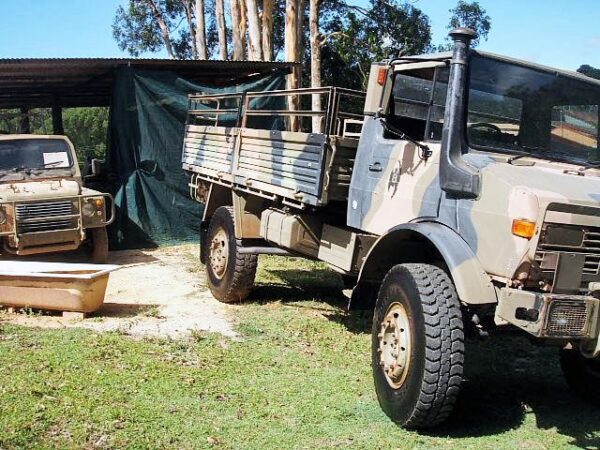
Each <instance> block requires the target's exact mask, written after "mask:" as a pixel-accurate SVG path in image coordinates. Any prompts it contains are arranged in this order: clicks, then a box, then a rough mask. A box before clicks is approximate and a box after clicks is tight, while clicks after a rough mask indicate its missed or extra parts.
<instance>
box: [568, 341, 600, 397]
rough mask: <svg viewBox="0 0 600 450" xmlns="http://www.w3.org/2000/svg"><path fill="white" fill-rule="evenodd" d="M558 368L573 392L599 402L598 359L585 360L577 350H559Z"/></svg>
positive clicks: (599, 363)
mask: <svg viewBox="0 0 600 450" xmlns="http://www.w3.org/2000/svg"><path fill="white" fill-rule="evenodd" d="M560 367H561V369H562V371H563V374H564V376H565V380H566V381H567V384H568V385H569V387H570V388H571V389H572V390H573V392H575V393H576V394H577V395H579V396H580V397H582V398H585V399H589V400H592V401H594V402H600V358H586V357H585V356H583V355H582V354H581V352H580V351H579V350H578V349H561V351H560Z"/></svg>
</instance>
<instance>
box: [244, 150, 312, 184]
mask: <svg viewBox="0 0 600 450" xmlns="http://www.w3.org/2000/svg"><path fill="white" fill-rule="evenodd" d="M239 164H240V167H241V165H242V164H244V165H246V166H252V167H261V168H262V169H264V170H267V171H268V173H271V174H273V176H275V177H279V176H282V177H289V178H292V179H295V178H297V177H301V176H302V177H305V178H306V179H307V181H312V182H315V181H316V180H317V179H318V177H319V174H320V173H321V172H320V170H317V169H305V168H303V167H298V166H296V165H290V164H279V163H274V162H269V161H260V160H257V159H252V158H245V157H241V156H240V162H239Z"/></svg>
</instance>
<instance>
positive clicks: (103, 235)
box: [90, 227, 108, 264]
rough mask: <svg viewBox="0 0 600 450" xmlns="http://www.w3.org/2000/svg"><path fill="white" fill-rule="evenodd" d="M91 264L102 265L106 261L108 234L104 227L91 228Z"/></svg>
mask: <svg viewBox="0 0 600 450" xmlns="http://www.w3.org/2000/svg"><path fill="white" fill-rule="evenodd" d="M90 234H91V238H92V262H93V263H94V264H104V263H105V262H106V261H107V260H108V233H107V232H106V227H100V228H92V229H91V230H90Z"/></svg>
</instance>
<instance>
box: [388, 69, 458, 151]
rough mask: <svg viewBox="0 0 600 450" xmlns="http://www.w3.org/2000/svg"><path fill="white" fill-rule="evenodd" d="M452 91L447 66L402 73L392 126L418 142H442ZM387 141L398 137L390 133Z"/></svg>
mask: <svg viewBox="0 0 600 450" xmlns="http://www.w3.org/2000/svg"><path fill="white" fill-rule="evenodd" d="M447 89H448V69H447V68H446V67H436V68H425V69H415V70H406V71H402V72H398V73H396V74H395V76H394V84H393V86H392V96H391V98H390V104H389V108H388V116H387V121H388V123H389V124H390V125H391V126H392V127H393V128H395V129H397V130H399V131H401V132H402V133H405V134H406V135H407V136H408V137H410V138H412V139H415V140H418V141H423V140H426V141H439V140H441V138H442V124H443V121H444V110H445V104H446V92H447ZM385 137H386V138H390V139H394V138H396V139H397V138H398V137H397V135H394V134H393V133H391V132H390V131H389V130H388V131H387V132H386V135H385Z"/></svg>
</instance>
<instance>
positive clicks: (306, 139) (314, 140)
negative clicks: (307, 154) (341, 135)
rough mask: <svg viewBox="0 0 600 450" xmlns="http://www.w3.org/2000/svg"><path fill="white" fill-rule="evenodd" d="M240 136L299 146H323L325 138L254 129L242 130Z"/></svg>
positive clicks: (312, 134) (323, 136)
mask: <svg viewBox="0 0 600 450" xmlns="http://www.w3.org/2000/svg"><path fill="white" fill-rule="evenodd" d="M241 136H242V138H244V137H256V138H262V139H268V140H276V141H285V142H296V143H300V144H313V145H324V144H325V142H326V141H327V136H326V135H324V134H317V133H300V132H295V131H275V130H258V129H254V128H242V129H241Z"/></svg>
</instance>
